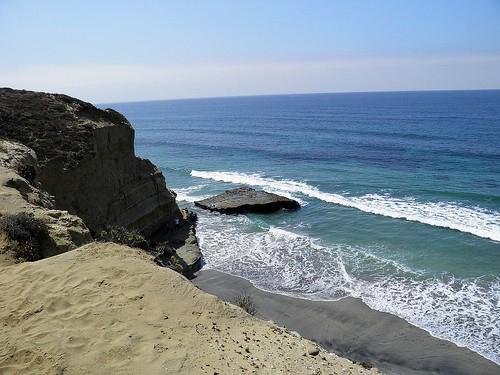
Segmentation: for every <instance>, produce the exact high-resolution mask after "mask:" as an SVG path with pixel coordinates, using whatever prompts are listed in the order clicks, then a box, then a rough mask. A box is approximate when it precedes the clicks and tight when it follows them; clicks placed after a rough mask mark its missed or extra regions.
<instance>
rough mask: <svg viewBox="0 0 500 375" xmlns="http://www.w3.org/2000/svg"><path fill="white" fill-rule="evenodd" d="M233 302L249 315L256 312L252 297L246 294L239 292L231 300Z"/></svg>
mask: <svg viewBox="0 0 500 375" xmlns="http://www.w3.org/2000/svg"><path fill="white" fill-rule="evenodd" d="M233 304H235V305H236V306H239V307H241V308H242V309H243V310H245V311H246V312H247V313H249V314H250V315H255V314H256V313H257V306H256V305H255V303H254V302H253V298H252V297H250V296H249V295H247V294H241V295H239V296H238V297H236V298H235V299H234V301H233Z"/></svg>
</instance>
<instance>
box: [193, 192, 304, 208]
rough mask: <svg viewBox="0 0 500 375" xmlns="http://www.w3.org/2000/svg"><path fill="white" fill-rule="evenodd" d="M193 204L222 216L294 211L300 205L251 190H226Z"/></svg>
mask: <svg viewBox="0 0 500 375" xmlns="http://www.w3.org/2000/svg"><path fill="white" fill-rule="evenodd" d="M194 204H195V205H196V206H198V207H201V208H204V209H206V210H210V211H217V212H221V213H224V214H241V213H245V212H258V213H268V212H274V211H278V210H281V209H286V210H294V209H297V208H300V204H299V203H298V202H297V201H295V200H293V199H290V198H286V197H282V196H280V195H277V194H273V193H268V192H266V191H263V190H255V189H252V188H238V189H233V190H227V191H226V192H224V193H223V194H220V195H216V196H214V197H211V198H207V199H203V200H201V201H196V202H194Z"/></svg>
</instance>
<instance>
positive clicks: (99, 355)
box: [0, 244, 378, 375]
mask: <svg viewBox="0 0 500 375" xmlns="http://www.w3.org/2000/svg"><path fill="white" fill-rule="evenodd" d="M252 373H256V374H368V373H369V374H377V373H378V372H377V371H376V370H375V369H372V370H366V369H364V368H362V367H361V366H359V365H355V364H353V363H351V362H350V361H348V360H346V359H343V358H339V357H337V356H333V355H330V354H328V353H327V352H325V351H323V350H321V349H319V350H318V349H316V347H315V346H314V345H313V344H312V343H311V342H309V341H307V340H305V339H302V338H300V337H297V336H295V335H293V334H291V333H288V332H287V331H286V330H283V329H281V328H278V327H277V326H275V325H273V324H271V323H268V322H264V321H261V320H257V319H255V318H254V317H252V316H250V315H248V314H246V313H245V312H244V311H243V310H242V309H240V308H238V307H235V306H233V305H230V304H227V303H224V302H222V301H221V300H219V299H218V298H216V297H214V296H211V295H209V294H206V293H204V292H202V291H200V290H199V289H197V288H196V287H195V286H194V285H193V284H192V283H191V282H189V281H187V280H186V279H185V278H184V277H182V276H181V275H179V274H177V273H175V272H173V271H170V270H168V269H165V268H160V267H158V266H156V265H155V264H154V263H153V262H152V260H151V258H150V257H149V256H148V255H146V254H144V253H142V252H140V251H138V250H135V249H130V248H127V247H123V246H119V245H115V244H90V245H86V246H84V247H81V248H79V249H77V250H74V251H71V252H68V253H65V254H62V255H58V256H56V257H52V258H48V259H44V260H42V261H39V262H35V263H23V264H17V265H12V266H7V267H4V268H2V270H1V273H0V374H2V375H4V374H9V375H10V374H210V375H214V374H252Z"/></svg>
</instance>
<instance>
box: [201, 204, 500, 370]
mask: <svg viewBox="0 0 500 375" xmlns="http://www.w3.org/2000/svg"><path fill="white" fill-rule="evenodd" d="M197 234H198V236H199V239H200V246H201V248H202V251H203V253H204V256H205V260H206V262H207V267H208V268H214V269H218V270H221V271H224V272H228V273H230V274H234V275H237V276H241V277H244V278H246V279H248V280H250V281H252V283H254V285H255V286H257V287H259V288H261V289H264V290H268V291H272V292H278V293H282V294H288V295H294V296H300V297H303V298H308V299H336V298H340V297H343V296H347V295H352V296H355V297H359V298H361V299H363V300H364V301H365V302H366V303H367V304H368V305H370V306H371V307H372V308H374V309H377V310H380V311H386V312H390V313H393V314H395V315H398V316H400V317H402V318H404V319H406V320H408V321H409V322H411V323H413V324H415V325H417V326H419V327H421V328H424V329H426V330H428V331H429V332H431V333H432V334H433V335H435V336H437V337H441V338H444V339H448V340H450V341H452V342H455V343H456V344H458V345H462V346H467V347H469V348H471V349H472V350H475V351H477V352H479V353H481V354H482V355H484V356H485V357H487V358H489V359H491V360H493V361H495V362H497V363H500V353H499V352H498V350H497V349H498V347H500V320H499V319H498V317H499V316H500V279H499V278H498V277H490V278H475V279H456V278H454V277H452V276H451V275H441V276H432V277H431V276H429V275H426V274H425V273H424V272H419V271H413V270H411V269H409V268H407V267H406V266H404V265H401V264H399V263H398V262H397V261H394V260H387V259H383V258H380V257H378V256H376V255H374V253H377V251H373V250H376V249H370V248H356V247H352V246H349V245H344V244H337V245H329V246H326V245H325V246H324V245H323V244H322V243H321V242H320V241H319V240H317V239H313V238H310V237H308V236H306V235H300V234H297V233H294V232H293V231H292V230H290V229H288V228H275V227H271V228H259V227H257V226H256V225H255V223H254V222H252V221H251V220H250V219H249V218H248V217H246V216H244V215H242V216H234V217H233V216H229V217H228V216H222V215H218V214H202V215H200V217H199V224H198V229H197Z"/></svg>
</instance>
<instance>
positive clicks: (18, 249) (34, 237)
mask: <svg viewBox="0 0 500 375" xmlns="http://www.w3.org/2000/svg"><path fill="white" fill-rule="evenodd" d="M0 232H2V233H4V234H5V235H6V236H7V238H8V240H9V245H8V247H9V249H8V250H10V251H12V252H13V254H14V256H15V257H16V259H20V260H25V261H28V262H34V261H36V260H39V259H42V244H43V241H44V240H45V239H47V237H48V234H47V226H46V225H45V224H44V223H42V222H41V221H40V220H37V219H35V218H34V217H33V216H32V215H30V214H27V213H25V212H23V213H19V214H14V215H5V216H2V217H0Z"/></svg>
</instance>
